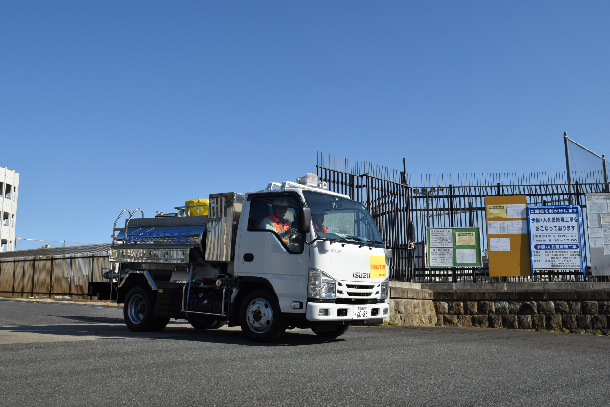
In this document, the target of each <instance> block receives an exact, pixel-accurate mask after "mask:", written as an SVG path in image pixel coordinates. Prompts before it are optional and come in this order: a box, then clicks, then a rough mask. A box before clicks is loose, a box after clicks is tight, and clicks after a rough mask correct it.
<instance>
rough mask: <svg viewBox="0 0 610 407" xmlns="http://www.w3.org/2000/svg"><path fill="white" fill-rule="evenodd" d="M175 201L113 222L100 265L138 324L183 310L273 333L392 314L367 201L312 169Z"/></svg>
mask: <svg viewBox="0 0 610 407" xmlns="http://www.w3.org/2000/svg"><path fill="white" fill-rule="evenodd" d="M176 209H177V210H178V211H179V212H177V213H172V214H163V213H162V212H158V213H157V215H156V216H155V217H154V218H145V217H144V214H143V212H142V211H141V210H139V209H136V210H135V211H134V212H133V213H132V212H130V211H128V210H124V211H123V212H122V213H121V215H119V217H118V218H117V221H115V224H114V229H113V236H112V246H111V256H110V260H111V269H110V270H109V271H107V272H106V273H105V274H104V276H105V278H107V279H109V280H110V281H111V287H112V291H113V295H114V296H115V297H116V300H117V302H118V303H124V307H123V315H124V318H125V323H126V325H127V326H128V327H129V329H131V330H132V331H158V330H162V329H164V328H165V326H166V325H167V324H168V323H169V321H170V319H171V318H176V319H186V320H188V321H189V322H190V324H191V325H192V326H193V327H194V328H196V329H215V328H219V327H221V326H223V325H224V324H228V325H229V326H238V325H240V326H241V329H242V331H243V332H244V334H245V335H246V336H247V337H248V338H249V339H251V340H254V341H259V342H268V341H272V340H274V339H275V338H276V337H277V336H278V335H280V334H281V333H282V332H284V331H285V330H286V329H290V328H311V329H312V330H313V331H314V332H315V333H316V334H317V335H320V336H323V337H328V338H336V337H338V336H340V335H342V334H343V333H345V332H346V331H347V329H348V328H349V325H350V323H353V322H354V321H364V322H365V323H380V322H382V321H383V319H384V318H387V317H388V313H389V305H388V291H389V287H388V286H389V281H388V278H387V274H386V258H389V257H391V253H390V250H386V249H384V245H383V242H382V239H381V236H380V234H379V231H378V230H377V227H376V226H375V223H374V221H373V219H372V218H371V215H370V214H369V213H368V212H367V210H366V208H365V207H364V206H363V205H362V204H360V203H358V202H355V201H353V200H350V199H349V197H348V196H346V195H341V194H338V193H334V192H330V191H328V190H327V186H326V183H325V182H320V181H319V180H318V177H317V176H316V175H314V174H307V175H306V176H304V177H299V178H298V179H297V182H290V181H286V182H283V183H281V184H280V183H276V182H272V183H269V184H268V186H267V188H266V189H264V190H261V191H256V192H249V193H246V194H239V193H221V194H211V195H210V197H209V206H207V207H200V206H191V207H187V206H185V207H177V208H176ZM138 212H141V217H138V216H136V214H137V213H138ZM124 213H128V214H129V218H128V219H126V220H125V226H124V227H117V222H118V221H119V219H121V217H122V215H123V214H124ZM206 214H207V216H206ZM193 215H195V216H193ZM198 215H203V216H198ZM321 215H323V216H321Z"/></svg>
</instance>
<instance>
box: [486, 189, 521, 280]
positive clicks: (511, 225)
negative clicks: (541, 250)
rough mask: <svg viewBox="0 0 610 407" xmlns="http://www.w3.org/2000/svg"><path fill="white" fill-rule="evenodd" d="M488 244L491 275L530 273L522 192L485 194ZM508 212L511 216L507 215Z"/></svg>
mask: <svg viewBox="0 0 610 407" xmlns="http://www.w3.org/2000/svg"><path fill="white" fill-rule="evenodd" d="M485 207H486V209H487V247H488V256H489V258H488V259H489V276H490V277H512V276H531V275H532V267H531V259H530V245H529V238H528V235H527V229H526V230H525V231H523V229H524V228H523V226H524V225H523V222H525V220H523V221H520V220H519V221H507V220H503V219H502V220H500V219H494V218H508V219H523V218H521V217H522V216H524V215H523V211H524V209H525V208H526V207H527V200H526V197H525V195H510V196H503V195H499V196H486V197H485ZM509 215H510V216H509Z"/></svg>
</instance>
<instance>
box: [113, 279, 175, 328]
mask: <svg viewBox="0 0 610 407" xmlns="http://www.w3.org/2000/svg"><path fill="white" fill-rule="evenodd" d="M155 302H156V295H155V293H153V292H152V291H151V290H147V289H146V288H144V287H141V286H137V287H133V288H132V289H131V290H130V291H129V293H127V296H126V297H125V305H123V318H124V319H125V325H127V328H129V329H130V330H132V331H134V332H147V331H160V330H162V329H163V328H165V326H166V325H167V324H168V322H169V318H168V317H155V316H154V315H153V309H154V308H155Z"/></svg>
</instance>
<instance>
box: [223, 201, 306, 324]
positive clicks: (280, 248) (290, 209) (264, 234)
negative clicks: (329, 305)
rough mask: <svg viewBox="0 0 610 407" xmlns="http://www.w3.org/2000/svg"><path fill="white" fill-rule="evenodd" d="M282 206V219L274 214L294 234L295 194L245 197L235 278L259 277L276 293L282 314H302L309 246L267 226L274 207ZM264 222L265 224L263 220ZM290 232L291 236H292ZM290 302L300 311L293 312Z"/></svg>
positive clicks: (298, 204)
mask: <svg viewBox="0 0 610 407" xmlns="http://www.w3.org/2000/svg"><path fill="white" fill-rule="evenodd" d="M281 201H283V202H281ZM277 203H285V204H286V206H287V208H286V211H285V214H284V217H283V218H279V216H280V215H281V214H282V211H281V210H276V211H275V214H277V215H278V216H277V217H275V219H279V220H280V222H281V223H286V222H287V223H286V224H288V225H289V227H290V229H292V230H295V231H296V228H297V225H298V216H299V209H300V207H301V206H302V204H301V200H300V197H299V195H298V194H296V193H292V194H291V193H285V194H255V195H250V196H248V200H247V201H246V202H245V205H244V207H243V210H242V214H241V218H240V222H239V223H240V227H239V230H238V236H237V237H238V238H237V241H238V245H237V248H236V249H237V250H236V253H235V277H262V278H264V279H266V280H267V281H268V282H269V283H271V285H272V286H273V289H274V290H275V293H276V295H277V297H278V300H279V305H280V308H281V310H282V312H288V313H304V312H305V307H306V302H307V284H308V278H307V270H308V268H309V245H307V244H305V239H306V237H307V236H306V235H305V234H302V233H301V234H299V233H297V234H295V235H290V236H289V237H287V236H284V235H283V233H282V232H283V231H282V230H280V228H275V227H273V228H271V227H270V226H269V224H270V223H272V222H271V221H269V219H274V218H272V215H273V214H274V206H276V205H275V204H277ZM265 219H266V220H265ZM292 230H291V232H292ZM293 302H300V303H301V304H302V308H300V309H294V308H293V307H292V303H293Z"/></svg>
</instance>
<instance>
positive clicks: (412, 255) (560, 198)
mask: <svg viewBox="0 0 610 407" xmlns="http://www.w3.org/2000/svg"><path fill="white" fill-rule="evenodd" d="M331 166H332V167H331ZM333 167H334V168H333ZM337 167H338V168H339V169H337ZM316 168H317V175H318V176H319V177H320V180H322V181H326V182H327V183H328V187H329V190H331V191H334V192H339V193H342V194H346V195H349V196H350V197H351V198H352V199H354V200H356V201H359V202H361V203H363V204H364V205H366V207H367V209H368V210H369V212H370V213H371V215H372V216H373V218H374V219H375V222H376V223H377V226H378V228H379V231H380V232H381V234H382V236H383V239H384V243H385V244H386V247H389V248H391V249H392V253H393V254H392V255H393V257H392V260H391V261H390V264H389V268H390V273H389V274H390V279H392V280H398V281H413V282H489V281H497V280H499V278H492V277H490V276H489V267H488V264H487V263H486V258H487V249H488V248H487V222H486V217H485V197H486V196H507V195H525V196H526V198H527V204H528V205H569V204H571V203H572V204H575V205H579V206H581V207H582V208H586V197H585V194H587V193H592V192H607V191H608V185H607V184H605V183H581V184H579V183H575V184H572V185H569V184H567V183H564V182H562V181H564V179H565V177H564V176H563V175H562V174H561V173H548V174H547V173H540V172H538V173H531V174H463V175H462V176H456V175H446V176H421V177H419V178H416V177H414V176H411V175H409V174H406V173H405V172H399V171H395V170H390V169H387V168H385V167H380V166H375V165H374V164H370V163H353V162H349V161H347V160H337V159H335V158H334V157H329V156H324V155H322V154H321V153H319V154H318V163H317V165H316ZM363 169H364V170H367V171H368V172H366V173H357V172H356V171H358V170H363ZM477 175H478V176H477ZM586 178H587V175H586V174H583V178H581V179H586ZM409 180H411V181H413V182H414V185H417V186H413V185H409V183H408V181H409ZM446 181H450V182H455V181H468V182H469V184H467V185H464V184H462V185H454V184H452V183H448V184H443V182H446ZM494 181H497V182H494ZM531 181H537V182H538V183H532V182H531ZM492 182H493V183H492ZM506 182H508V183H506ZM427 227H479V228H480V229H481V232H482V233H481V234H482V236H481V237H482V239H481V244H482V249H483V267H477V268H432V269H431V268H428V267H426V264H425V261H424V253H425V234H426V228H427ZM585 238H586V236H585ZM586 243H587V242H586ZM585 247H588V244H585ZM586 255H587V256H588V251H587V252H586ZM587 279H588V280H590V281H591V280H593V281H595V279H602V280H603V279H604V277H591V276H589V275H588V277H587ZM501 280H502V281H532V280H539V281H583V277H582V272H577V271H569V270H568V271H561V272H558V271H552V270H549V271H544V272H538V271H537V272H536V274H535V276H534V277H533V278H532V277H505V278H502V279H501ZM604 281H605V280H604Z"/></svg>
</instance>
